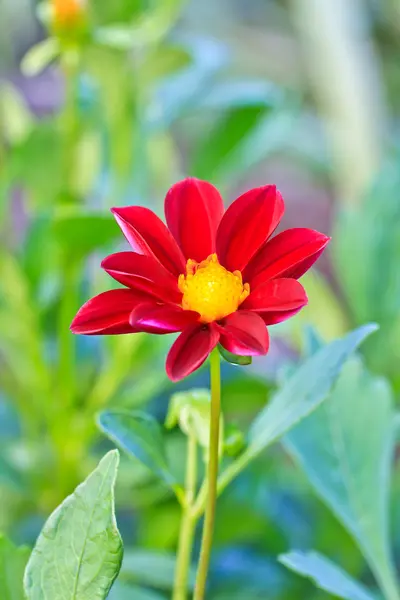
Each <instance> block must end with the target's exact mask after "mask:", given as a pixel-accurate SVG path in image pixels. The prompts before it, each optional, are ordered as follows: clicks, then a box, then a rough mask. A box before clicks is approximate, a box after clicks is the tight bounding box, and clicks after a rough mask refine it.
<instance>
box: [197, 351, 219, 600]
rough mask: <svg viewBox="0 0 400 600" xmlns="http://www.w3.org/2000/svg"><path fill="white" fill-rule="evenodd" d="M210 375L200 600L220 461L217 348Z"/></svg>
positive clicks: (204, 582) (207, 556)
mask: <svg viewBox="0 0 400 600" xmlns="http://www.w3.org/2000/svg"><path fill="white" fill-rule="evenodd" d="M210 375H211V420H210V448H209V459H208V476H207V483H208V489H207V504H206V512H205V517H204V526H203V539H202V542H201V550H200V560H199V566H198V569H197V578H196V586H195V591H194V596H193V600H203V598H204V593H205V589H206V583H207V574H208V568H209V564H210V555H211V546H212V538H213V532H214V522H215V507H216V501H217V477H218V462H219V430H220V413H221V365H220V356H219V352H218V349H217V348H215V350H213V352H212V353H211V355H210Z"/></svg>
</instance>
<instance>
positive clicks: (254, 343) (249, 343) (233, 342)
mask: <svg viewBox="0 0 400 600" xmlns="http://www.w3.org/2000/svg"><path fill="white" fill-rule="evenodd" d="M217 327H218V328H219V331H220V334H221V338H220V343H221V344H222V346H223V347H224V348H225V349H226V350H228V352H233V354H239V355H240V356H258V355H261V354H266V353H267V352H268V347H269V335H268V330H267V328H266V326H265V323H264V321H263V320H262V318H261V317H260V316H259V315H258V314H257V313H255V312H250V311H245V310H240V311H237V312H234V313H232V314H231V315H229V316H227V317H226V318H225V319H223V321H222V322H221V323H220V324H219V325H217Z"/></svg>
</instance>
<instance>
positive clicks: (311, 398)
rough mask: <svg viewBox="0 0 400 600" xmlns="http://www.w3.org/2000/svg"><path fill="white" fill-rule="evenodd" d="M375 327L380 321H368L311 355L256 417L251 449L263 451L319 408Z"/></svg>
mask: <svg viewBox="0 0 400 600" xmlns="http://www.w3.org/2000/svg"><path fill="white" fill-rule="evenodd" d="M375 330H376V325H373V324H370V325H364V326H363V327H360V328H359V329H356V330H355V331H352V332H351V333H349V334H348V335H347V336H346V337H344V338H343V339H341V340H336V341H334V342H332V343H331V344H328V345H327V346H324V347H323V348H321V350H319V351H318V352H317V353H316V354H314V355H313V356H312V357H311V358H309V359H308V360H307V361H306V362H305V363H304V364H303V365H302V366H301V367H300V368H299V369H298V370H297V371H296V373H295V374H294V375H293V376H292V377H291V378H290V379H289V381H288V382H287V383H286V384H285V385H284V386H283V388H282V389H281V390H279V391H278V392H277V393H276V394H275V395H274V396H273V398H272V400H271V402H270V403H269V404H268V405H267V406H266V408H265V409H264V410H262V411H261V412H260V413H259V415H258V416H257V417H256V419H255V421H254V422H253V424H252V426H251V428H250V431H249V447H248V449H247V453H248V454H250V455H252V456H254V455H257V454H259V453H260V452H261V451H262V450H264V448H266V447H267V446H269V445H270V444H271V443H272V442H274V441H275V440H277V439H278V438H280V437H281V436H282V435H284V434H285V433H286V432H287V431H288V430H289V429H291V428H292V427H294V426H295V425H296V424H297V423H298V422H299V421H301V419H303V418H304V417H306V416H307V415H308V414H309V413H311V412H312V411H313V410H315V409H316V408H317V407H318V406H319V404H321V402H322V401H323V400H324V399H325V398H326V397H327V395H328V393H329V391H330V389H331V387H332V385H333V384H334V382H335V380H336V378H337V377H338V375H339V373H340V371H341V369H342V367H343V365H344V363H345V362H346V361H347V359H348V358H349V356H350V355H351V354H352V352H354V350H355V349H356V348H357V347H358V346H359V345H360V344H361V342H362V341H363V340H364V339H365V338H366V337H367V336H368V335H370V334H371V333H372V332H373V331H375Z"/></svg>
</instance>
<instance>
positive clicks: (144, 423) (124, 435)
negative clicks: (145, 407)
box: [98, 410, 176, 485]
mask: <svg viewBox="0 0 400 600" xmlns="http://www.w3.org/2000/svg"><path fill="white" fill-rule="evenodd" d="M98 423H99V426H100V428H101V429H102V431H103V432H104V433H105V434H106V435H107V436H108V437H109V438H110V439H111V440H112V441H113V442H115V443H116V444H117V445H118V446H119V447H120V448H121V449H122V450H125V452H127V453H128V454H131V455H132V456H134V457H135V458H137V460H139V461H140V462H142V463H143V464H144V465H146V467H148V468H149V469H150V470H151V471H153V473H155V474H156V475H157V476H158V477H161V478H162V479H163V480H164V481H165V482H166V483H168V484H169V485H173V484H174V483H176V482H175V479H174V477H173V475H172V474H171V472H170V471H169V468H168V463H167V458H166V454H165V447H164V439H163V435H162V429H161V427H160V425H159V423H158V422H157V421H156V420H155V419H154V418H153V417H152V416H151V415H148V414H146V413H144V412H140V411H125V410H107V411H104V412H102V413H100V415H99V418H98Z"/></svg>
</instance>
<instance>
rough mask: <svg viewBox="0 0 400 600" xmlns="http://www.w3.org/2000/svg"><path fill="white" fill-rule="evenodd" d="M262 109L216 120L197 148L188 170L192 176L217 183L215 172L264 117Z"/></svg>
mask: <svg viewBox="0 0 400 600" xmlns="http://www.w3.org/2000/svg"><path fill="white" fill-rule="evenodd" d="M265 111H267V112H269V109H268V108H267V109H265V107H264V106H262V105H255V106H245V107H240V108H235V109H232V110H231V111H230V112H228V113H226V114H224V115H223V116H222V117H221V119H219V120H218V122H217V124H216V126H215V127H214V128H213V130H212V131H211V132H209V131H207V133H206V135H205V137H204V140H203V142H202V143H200V144H199V145H198V147H197V150H196V153H195V156H194V158H193V163H192V165H191V167H190V172H191V174H192V175H194V176H196V177H199V178H200V179H213V180H218V179H219V172H220V170H221V169H223V168H224V165H225V163H226V161H229V157H230V156H232V155H233V154H234V153H235V151H236V150H237V148H238V146H239V145H240V144H242V143H243V139H244V137H245V136H247V135H248V134H249V131H251V129H252V128H253V127H255V126H256V124H257V122H258V121H259V120H260V119H262V118H263V117H264V116H265Z"/></svg>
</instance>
